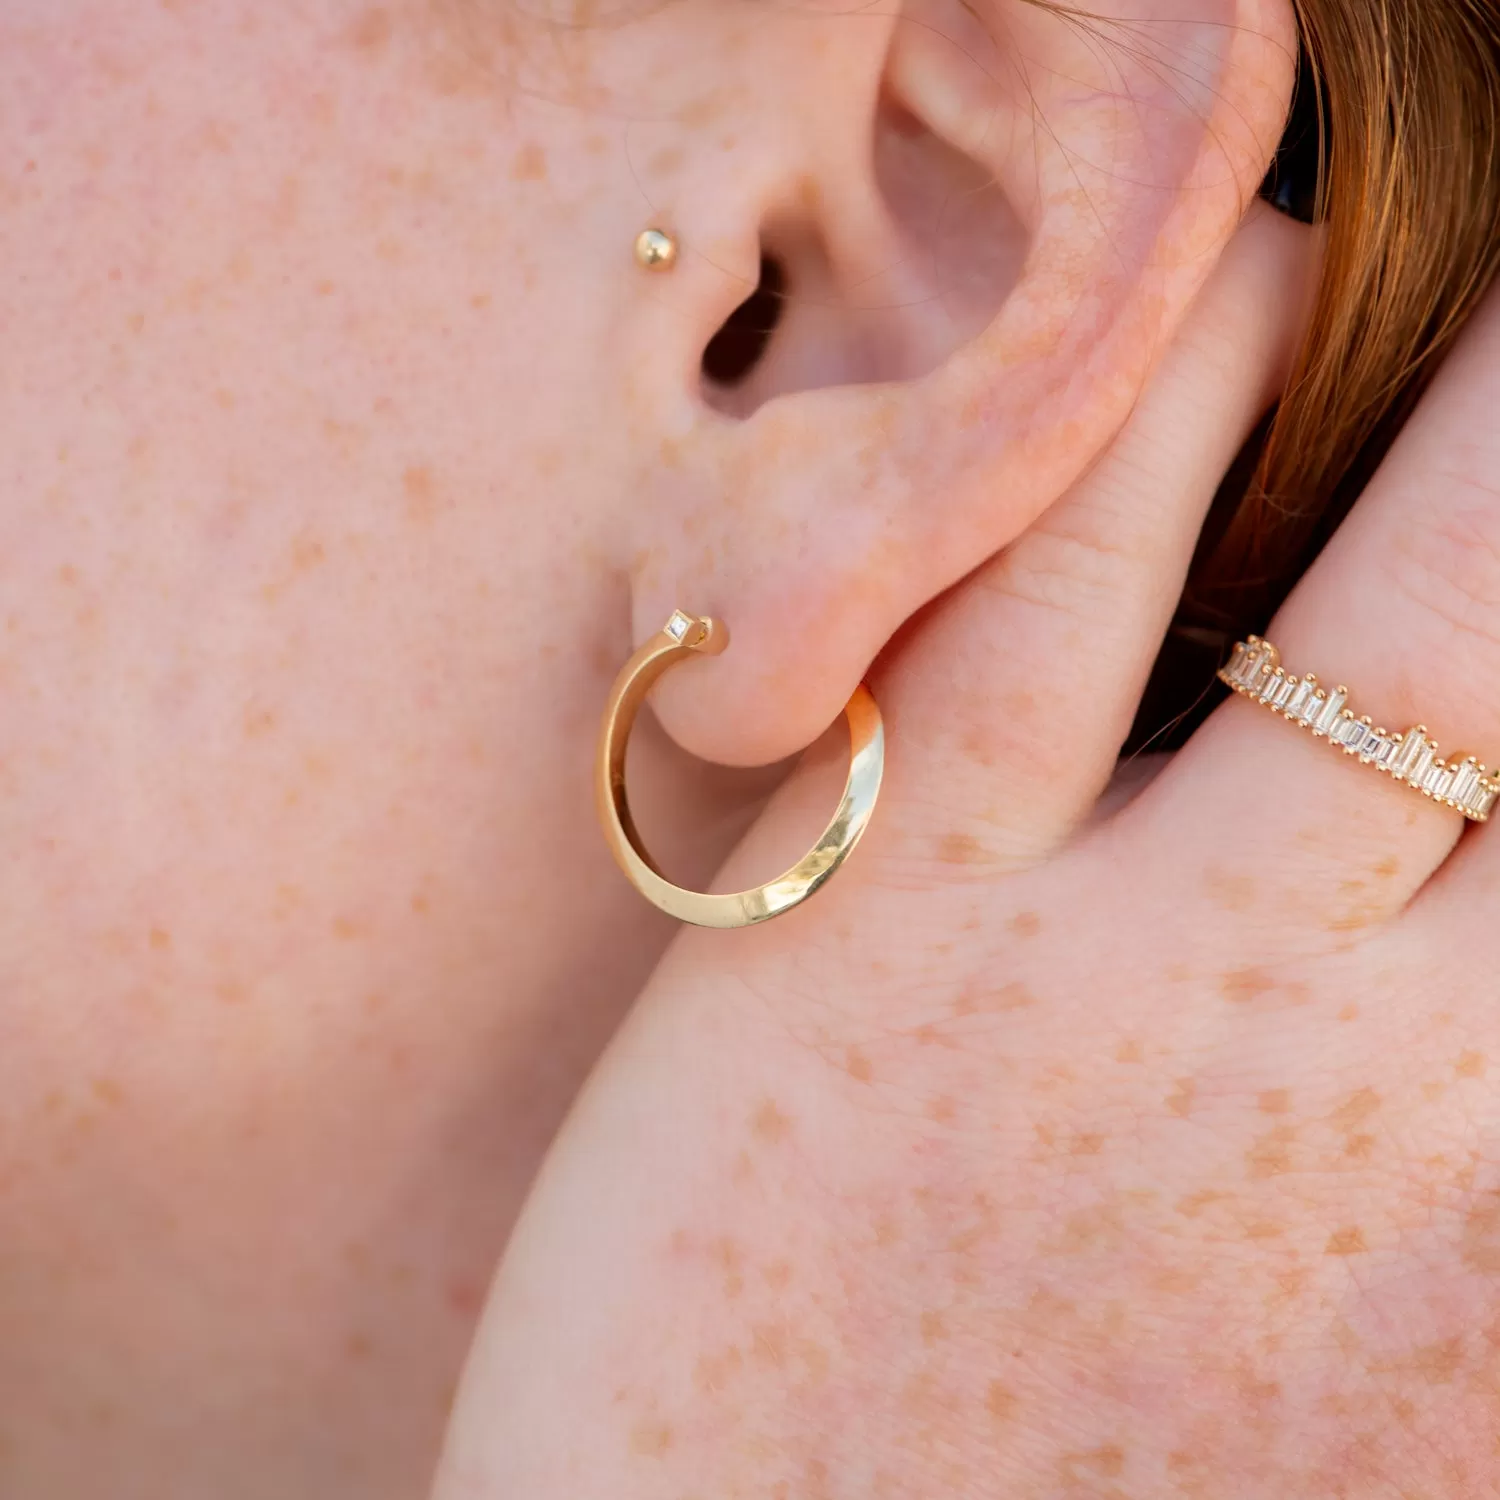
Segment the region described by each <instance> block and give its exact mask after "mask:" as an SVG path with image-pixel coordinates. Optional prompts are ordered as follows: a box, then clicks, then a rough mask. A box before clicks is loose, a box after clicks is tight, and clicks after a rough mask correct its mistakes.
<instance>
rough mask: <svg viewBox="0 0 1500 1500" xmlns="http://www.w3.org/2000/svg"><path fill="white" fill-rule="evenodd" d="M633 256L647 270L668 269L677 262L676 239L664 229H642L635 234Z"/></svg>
mask: <svg viewBox="0 0 1500 1500" xmlns="http://www.w3.org/2000/svg"><path fill="white" fill-rule="evenodd" d="M635 258H636V260H637V261H638V262H639V263H640V264H641V265H642V266H643V267H644V268H645V269H646V270H648V271H670V270H671V269H672V267H673V266H675V265H676V264H677V241H676V240H674V239H673V238H672V236H671V235H670V234H668V233H667V232H666V230H665V229H643V230H642V231H641V232H640V234H639V235H637V236H636V241H635Z"/></svg>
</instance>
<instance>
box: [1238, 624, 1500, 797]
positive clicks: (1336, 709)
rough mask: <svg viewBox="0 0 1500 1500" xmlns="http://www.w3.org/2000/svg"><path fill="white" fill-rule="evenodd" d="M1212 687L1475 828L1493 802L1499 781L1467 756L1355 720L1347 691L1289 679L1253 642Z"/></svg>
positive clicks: (1415, 730) (1272, 655)
mask: <svg viewBox="0 0 1500 1500" xmlns="http://www.w3.org/2000/svg"><path fill="white" fill-rule="evenodd" d="M1219 680H1220V681H1221V682H1224V683H1227V684H1228V686H1230V687H1232V688H1233V689H1234V690H1235V692H1237V693H1239V694H1240V696H1241V697H1244V698H1251V699H1253V700H1254V701H1255V702H1257V703H1260V704H1262V705H1263V706H1264V707H1266V708H1269V709H1271V710H1272V712H1274V713H1278V714H1280V715H1281V716H1282V717H1283V718H1285V719H1290V720H1291V721H1292V723H1294V724H1300V725H1301V726H1302V727H1303V728H1304V729H1310V730H1311V731H1312V733H1313V736H1314V738H1316V739H1322V740H1327V741H1328V743H1329V744H1330V745H1334V746H1336V747H1337V748H1338V749H1340V750H1342V751H1343V752H1344V754H1345V755H1357V756H1358V757H1359V758H1360V760H1361V761H1363V762H1364V764H1365V765H1367V766H1374V767H1375V769H1376V770H1378V771H1383V772H1385V774H1386V775H1387V776H1390V777H1391V778H1392V779H1393V780H1396V781H1400V782H1402V783H1404V784H1405V785H1406V786H1409V787H1411V788H1412V789H1413V790H1414V791H1418V792H1421V793H1422V795H1423V796H1424V797H1428V798H1431V800H1432V801H1434V802H1441V803H1442V804H1443V806H1444V807H1451V808H1453V809H1454V811H1455V812H1461V813H1462V814H1463V815H1464V816H1465V817H1466V818H1469V819H1471V820H1472V821H1473V822H1475V823H1485V822H1488V821H1489V816H1490V814H1491V813H1492V812H1493V811H1494V808H1495V803H1496V802H1497V801H1500V777H1496V776H1492V775H1491V774H1490V772H1489V769H1488V767H1486V766H1484V765H1483V764H1481V763H1480V761H1478V760H1477V759H1475V757H1474V756H1472V755H1469V756H1465V755H1461V754H1454V755H1452V756H1450V757H1448V758H1447V759H1446V760H1445V759H1443V758H1442V757H1441V756H1439V754H1438V743H1437V741H1436V740H1433V739H1430V738H1429V737H1428V734H1427V729H1426V727H1425V726H1424V725H1421V724H1418V725H1415V726H1414V727H1412V728H1411V729H1408V730H1407V731H1406V733H1405V734H1390V733H1388V732H1387V731H1386V730H1385V729H1383V728H1380V727H1378V726H1376V725H1375V724H1374V723H1373V722H1372V721H1371V720H1370V718H1369V717H1368V716H1366V717H1364V718H1356V717H1355V714H1354V712H1353V710H1352V709H1350V708H1349V706H1348V704H1349V689H1348V688H1344V687H1339V688H1335V689H1334V690H1333V691H1332V692H1331V693H1329V692H1325V691H1324V689H1323V688H1321V687H1319V686H1318V679H1317V678H1316V677H1314V676H1312V675H1311V674H1310V673H1309V674H1308V676H1306V677H1293V676H1290V675H1289V674H1288V673H1287V671H1286V669H1285V668H1284V667H1283V666H1282V665H1281V653H1280V652H1279V651H1278V650H1277V649H1276V648H1275V646H1273V645H1272V644H1271V643H1270V641H1263V640H1262V639H1261V638H1260V637H1259V636H1257V635H1252V636H1251V637H1250V639H1249V640H1247V641H1241V642H1240V643H1239V644H1238V645H1237V646H1236V647H1235V648H1234V654H1233V655H1232V656H1231V657H1230V658H1229V661H1228V663H1227V664H1226V665H1225V666H1223V667H1221V668H1220V670H1219Z"/></svg>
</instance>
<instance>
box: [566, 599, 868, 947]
mask: <svg viewBox="0 0 1500 1500" xmlns="http://www.w3.org/2000/svg"><path fill="white" fill-rule="evenodd" d="M728 644H729V632H728V631H727V630H726V629H725V627H724V624H723V622H722V621H720V620H710V619H699V618H696V617H694V616H692V615H687V614H684V613H683V612H682V611H681V610H677V611H675V612H674V613H673V615H672V618H671V619H670V620H668V621H667V623H666V625H665V626H664V627H663V628H662V629H661V630H660V631H659V632H658V633H657V634H656V635H654V636H653V637H652V638H651V639H650V640H649V641H647V642H646V644H645V645H644V646H642V647H641V649H640V650H639V651H637V652H636V653H635V655H634V656H632V657H631V658H630V660H629V661H628V662H626V663H625V666H624V667H623V668H622V669H621V671H620V675H619V677H617V678H616V679H615V685H614V688H613V690H612V691H611V693H610V695H609V704H608V706H607V708H606V709H605V713H604V724H603V728H602V729H601V731H600V735H599V754H598V760H597V762H596V768H595V782H594V790H595V795H596V798H597V801H598V805H599V821H600V824H601V825H602V827H603V829H604V837H605V839H606V840H607V841H608V843H609V847H610V852H611V853H612V854H613V855H614V857H615V862H616V863H617V864H618V865H619V866H620V868H621V869H622V870H623V871H624V872H625V874H626V876H627V878H628V879H629V880H630V882H631V884H632V885H634V886H635V888H636V889H637V890H638V891H640V893H641V894H642V895H643V896H645V897H646V899H647V900H648V901H651V902H653V903H654V904H655V905H656V906H658V907H660V908H661V910H662V911H664V912H666V913H667V914H668V915H669V916H673V917H676V918H677V919H678V920H679V921H682V922H691V923H692V924H693V925H694V926H697V927H718V928H730V927H753V926H755V925H756V924H757V923H760V922H769V921H770V920H771V918H772V917H779V916H781V915H782V913H783V912H788V911H790V910H791V909H792V908H793V907H794V906H800V905H801V904H802V903H803V902H804V901H806V900H807V898H808V897H809V896H811V895H812V894H813V893H814V892H815V891H817V890H818V889H819V888H820V887H822V886H823V885H825V884H827V882H828V881H829V880H830V879H831V878H832V877H833V875H834V874H835V873H836V872H837V870H838V869H839V867H840V866H841V865H842V864H843V863H844V861H845V860H846V859H848V858H849V856H850V855H851V854H852V853H853V852H854V846H855V845H856V844H858V843H859V841H860V839H861V837H863V835H864V831H865V829H866V828H867V827H868V826H869V823H870V816H871V814H872V813H873V812H874V811H875V803H876V800H877V798H878V797H879V795H880V781H881V777H882V776H883V774H884V772H885V727H884V724H883V722H882V720H881V717H880V710H879V708H877V707H876V704H875V699H874V698H873V697H871V695H870V691H869V689H868V688H866V687H865V686H864V685H863V684H861V685H860V686H859V687H858V688H857V689H856V690H855V693H854V696H853V697H852V698H851V699H850V700H849V702H848V705H847V707H846V708H845V710H844V712H845V715H846V717H847V718H848V720H849V749H850V758H849V778H848V781H847V782H846V783H845V786H844V795H843V799H842V800H841V801H840V803H839V806H838V811H837V812H835V813H834V815H833V821H832V822H831V823H829V825H828V827H827V828H826V829H825V830H824V832H823V836H822V838H820V839H819V840H818V842H817V843H816V844H815V845H814V846H813V848H812V849H811V850H810V851H809V853H808V854H807V855H806V857H805V858H803V859H801V860H799V861H798V862H797V864H796V865H794V866H793V867H792V868H791V869H790V870H788V871H787V872H786V874H785V875H783V876H781V877H780V878H779V879H777V880H772V881H769V882H767V883H766V884H765V885H761V886H757V887H756V888H755V889H754V890H750V891H740V892H739V893H737V894H736V895H732V896H713V895H708V894H706V893H704V892H702V891H688V890H684V889H683V888H682V887H681V886H676V885H673V884H672V883H671V881H669V880H668V879H667V878H666V877H665V876H664V875H663V874H662V873H661V871H660V870H658V869H657V867H656V865H655V864H654V863H653V862H652V859H651V856H650V855H649V854H647V853H646V850H645V846H644V845H643V844H642V842H641V837H640V834H639V833H638V832H637V831H636V826H635V822H634V820H633V819H632V818H631V815H630V803H629V799H628V798H627V797H626V794H625V751H626V748H627V746H628V744H629V740H630V731H631V729H632V727H633V726H634V724H635V720H636V715H637V714H638V713H639V712H640V709H641V705H642V704H643V703H644V702H645V701H646V695H647V694H648V693H649V692H650V691H651V689H652V687H653V686H654V685H655V683H656V682H657V680H658V679H659V678H660V677H661V676H662V675H663V674H664V673H665V672H667V671H669V670H670V669H671V668H672V667H674V666H676V665H677V664H678V663H679V662H683V661H686V660H687V659H688V658H690V657H693V656H717V655H719V653H720V652H722V651H723V650H724V649H725V647H726V646H727V645H728Z"/></svg>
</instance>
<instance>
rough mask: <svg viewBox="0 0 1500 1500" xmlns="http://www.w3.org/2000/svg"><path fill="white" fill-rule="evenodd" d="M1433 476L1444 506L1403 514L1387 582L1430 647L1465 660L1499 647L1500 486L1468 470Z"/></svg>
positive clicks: (1388, 567) (1397, 529) (1396, 530)
mask: <svg viewBox="0 0 1500 1500" xmlns="http://www.w3.org/2000/svg"><path fill="white" fill-rule="evenodd" d="M1435 478H1437V479H1438V480H1439V482H1440V483H1441V484H1442V486H1443V489H1444V501H1443V503H1442V504H1441V505H1439V506H1435V507H1433V508H1431V509H1420V508H1418V507H1415V506H1414V507H1412V508H1411V509H1410V511H1409V512H1408V514H1407V515H1405V516H1403V517H1402V519H1401V521H1400V522H1399V524H1398V525H1397V526H1396V528H1395V532H1394V535H1393V538H1392V545H1391V547H1390V550H1389V552H1388V554H1387V555H1388V565H1387V573H1388V580H1387V581H1388V582H1389V583H1390V585H1391V587H1392V588H1393V589H1394V590H1395V592H1396V595H1397V597H1398V599H1399V600H1400V601H1401V603H1402V604H1404V605H1406V606H1408V607H1409V608H1410V609H1411V610H1412V611H1414V612H1415V614H1416V616H1417V618H1418V620H1419V621H1425V625H1424V624H1421V623H1419V624H1418V625H1417V629H1418V630H1419V632H1422V633H1423V634H1425V633H1426V632H1427V631H1428V630H1430V631H1431V632H1432V634H1433V635H1434V636H1435V640H1433V641H1432V642H1431V643H1430V644H1431V645H1433V646H1437V647H1441V648H1443V649H1445V650H1450V651H1451V650H1457V651H1458V652H1459V653H1460V656H1461V659H1462V658H1463V657H1466V656H1467V655H1468V654H1469V653H1477V652H1479V651H1484V652H1489V651H1491V650H1493V649H1494V648H1495V647H1496V646H1500V487H1497V486H1495V485H1493V484H1490V483H1488V482H1487V481H1485V480H1484V479H1483V478H1482V477H1481V476H1478V475H1475V474H1472V473H1469V472H1467V471H1466V470H1464V469H1462V468H1460V469H1449V470H1448V471H1446V472H1444V473H1442V474H1441V475H1438V476H1435Z"/></svg>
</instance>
